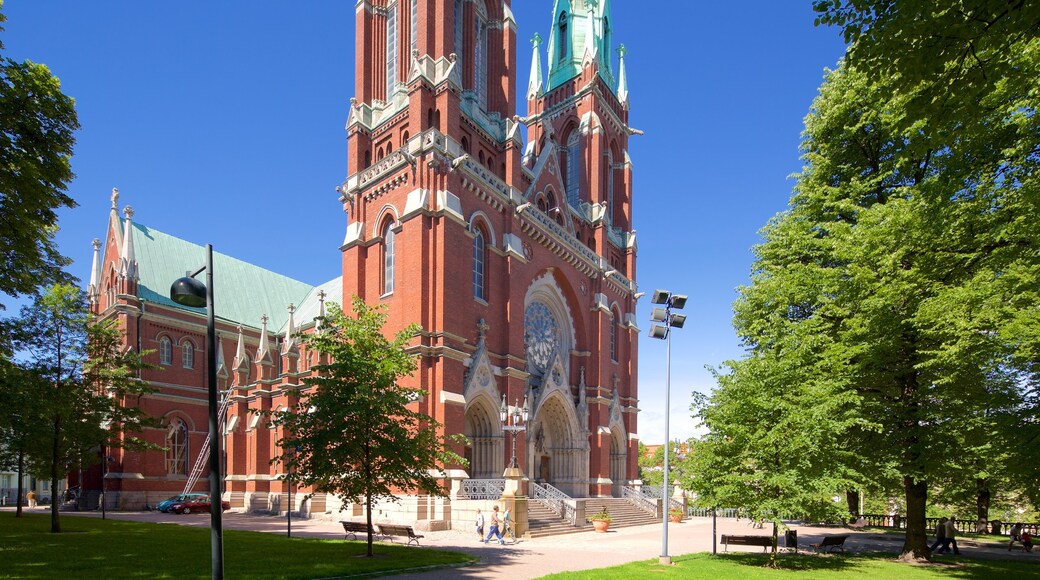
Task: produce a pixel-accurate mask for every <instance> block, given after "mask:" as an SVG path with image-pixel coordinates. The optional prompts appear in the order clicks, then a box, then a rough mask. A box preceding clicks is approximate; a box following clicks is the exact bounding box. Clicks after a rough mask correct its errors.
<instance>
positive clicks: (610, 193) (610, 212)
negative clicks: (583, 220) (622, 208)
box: [603, 149, 614, 225]
mask: <svg viewBox="0 0 1040 580" xmlns="http://www.w3.org/2000/svg"><path fill="white" fill-rule="evenodd" d="M603 173H604V176H603V177H604V180H605V181H606V182H607V223H609V224H610V225H614V154H613V153H612V152H611V151H610V150H609V149H607V166H606V168H605V169H604V171H603Z"/></svg>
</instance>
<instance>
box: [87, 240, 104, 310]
mask: <svg viewBox="0 0 1040 580" xmlns="http://www.w3.org/2000/svg"><path fill="white" fill-rule="evenodd" d="M90 245H92V246H94V260H93V261H92V262H91V265H90V284H88V285H87V298H88V299H89V300H90V301H91V302H96V301H97V299H98V295H100V294H101V240H99V239H97V238H94V241H93V242H91V243H90Z"/></svg>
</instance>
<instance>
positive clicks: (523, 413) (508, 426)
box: [498, 395, 531, 467]
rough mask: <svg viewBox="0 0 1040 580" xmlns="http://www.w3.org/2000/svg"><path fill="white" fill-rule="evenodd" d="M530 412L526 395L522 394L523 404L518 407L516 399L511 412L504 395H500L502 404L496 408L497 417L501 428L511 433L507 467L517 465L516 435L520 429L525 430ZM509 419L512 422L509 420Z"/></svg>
mask: <svg viewBox="0 0 1040 580" xmlns="http://www.w3.org/2000/svg"><path fill="white" fill-rule="evenodd" d="M530 413H531V408H530V406H529V404H528V402H527V395H524V406H523V408H521V407H520V402H519V401H516V404H515V405H513V412H512V413H510V412H509V405H507V404H506V396H505V395H502V405H501V406H500V407H499V408H498V418H499V419H501V420H502V430H503V431H508V432H510V433H512V434H513V458H512V459H510V460H509V467H518V465H517V463H516V436H517V433H519V432H520V431H525V430H527V425H526V423H527V416H528V415H529V414H530ZM510 419H511V420H512V422H510Z"/></svg>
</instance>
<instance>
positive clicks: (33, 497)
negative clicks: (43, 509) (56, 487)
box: [25, 489, 36, 508]
mask: <svg viewBox="0 0 1040 580" xmlns="http://www.w3.org/2000/svg"><path fill="white" fill-rule="evenodd" d="M25 499H26V500H27V501H28V502H29V507H30V508H34V507H36V492H35V491H34V490H31V489H30V490H29V493H27V494H25Z"/></svg>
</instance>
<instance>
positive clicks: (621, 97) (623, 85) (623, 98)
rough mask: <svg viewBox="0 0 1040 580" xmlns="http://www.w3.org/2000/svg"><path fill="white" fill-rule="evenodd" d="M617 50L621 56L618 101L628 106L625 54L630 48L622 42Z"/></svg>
mask: <svg viewBox="0 0 1040 580" xmlns="http://www.w3.org/2000/svg"><path fill="white" fill-rule="evenodd" d="M617 52H618V57H619V62H618V86H617V98H618V102H620V103H621V104H622V105H623V106H625V107H628V76H627V75H626V74H625V55H626V54H628V49H627V48H625V45H624V44H621V45H618V49H617Z"/></svg>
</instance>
